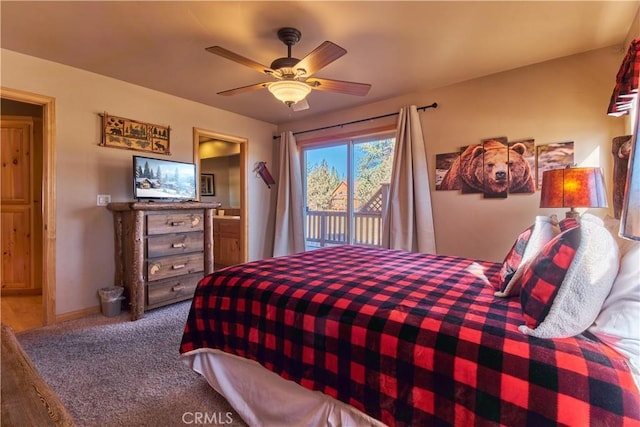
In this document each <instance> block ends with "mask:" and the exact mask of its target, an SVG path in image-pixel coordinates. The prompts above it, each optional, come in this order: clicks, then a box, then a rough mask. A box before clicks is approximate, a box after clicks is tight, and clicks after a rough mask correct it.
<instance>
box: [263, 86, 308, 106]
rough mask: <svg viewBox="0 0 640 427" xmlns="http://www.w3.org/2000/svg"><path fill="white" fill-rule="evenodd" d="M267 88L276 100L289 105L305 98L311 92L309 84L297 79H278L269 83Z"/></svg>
mask: <svg viewBox="0 0 640 427" xmlns="http://www.w3.org/2000/svg"><path fill="white" fill-rule="evenodd" d="M267 89H269V92H271V93H272V94H273V96H275V98H276V99H277V100H279V101H282V102H284V103H285V104H287V105H288V106H289V107H290V106H291V105H293V104H295V103H296V102H299V101H302V100H303V99H305V98H306V97H307V95H309V92H311V86H309V85H308V84H306V83H304V82H301V81H298V80H279V81H277V82H273V83H270V84H269V86H267Z"/></svg>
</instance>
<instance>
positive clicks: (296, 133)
mask: <svg viewBox="0 0 640 427" xmlns="http://www.w3.org/2000/svg"><path fill="white" fill-rule="evenodd" d="M427 108H438V103H437V102H434V103H433V104H430V105H423V106H422V107H418V108H416V110H418V111H420V110H426V109H427ZM398 114H400V113H399V112H398V113H389V114H383V115H381V116H375V117H369V118H366V119H360V120H354V121H352V122H346V123H339V124H337V125H330V126H324V127H321V128H316V129H309V130H301V131H299V132H294V133H293V134H294V135H301V134H303V133H309V132H317V131H319V130H326V129H332V128H338V127H342V126H347V125H353V124H356V123H362V122H368V121H369V120H376V119H384V118H385V117H391V116H397V115H398ZM278 138H280V135H274V137H273V139H274V140H275V139H278Z"/></svg>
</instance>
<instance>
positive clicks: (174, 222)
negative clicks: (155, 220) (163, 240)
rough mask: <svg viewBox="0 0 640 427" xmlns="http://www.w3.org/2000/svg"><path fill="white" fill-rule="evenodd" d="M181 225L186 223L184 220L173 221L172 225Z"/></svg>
mask: <svg viewBox="0 0 640 427" xmlns="http://www.w3.org/2000/svg"><path fill="white" fill-rule="evenodd" d="M181 225H184V221H171V226H172V227H179V226H181Z"/></svg>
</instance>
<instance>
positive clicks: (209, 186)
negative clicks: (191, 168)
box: [200, 173, 216, 196]
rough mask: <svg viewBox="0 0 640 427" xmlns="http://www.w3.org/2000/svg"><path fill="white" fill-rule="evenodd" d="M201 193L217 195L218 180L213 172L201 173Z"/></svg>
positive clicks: (203, 194)
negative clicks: (216, 180)
mask: <svg viewBox="0 0 640 427" xmlns="http://www.w3.org/2000/svg"><path fill="white" fill-rule="evenodd" d="M200 195H202V196H215V195H216V182H215V177H214V176H213V174H212V173H201V174H200Z"/></svg>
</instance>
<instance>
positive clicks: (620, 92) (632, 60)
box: [607, 38, 640, 117]
mask: <svg viewBox="0 0 640 427" xmlns="http://www.w3.org/2000/svg"><path fill="white" fill-rule="evenodd" d="M638 74H640V38H637V39H634V40H633V41H632V42H631V44H630V45H629V50H628V52H627V55H626V56H625V57H624V61H622V65H620V70H619V71H618V75H617V76H616V87H615V88H613V94H611V102H610V103H609V109H608V110H607V114H609V115H610V116H616V117H619V116H622V115H625V114H628V113H629V110H630V109H631V106H632V105H633V100H634V98H635V97H637V96H638Z"/></svg>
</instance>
